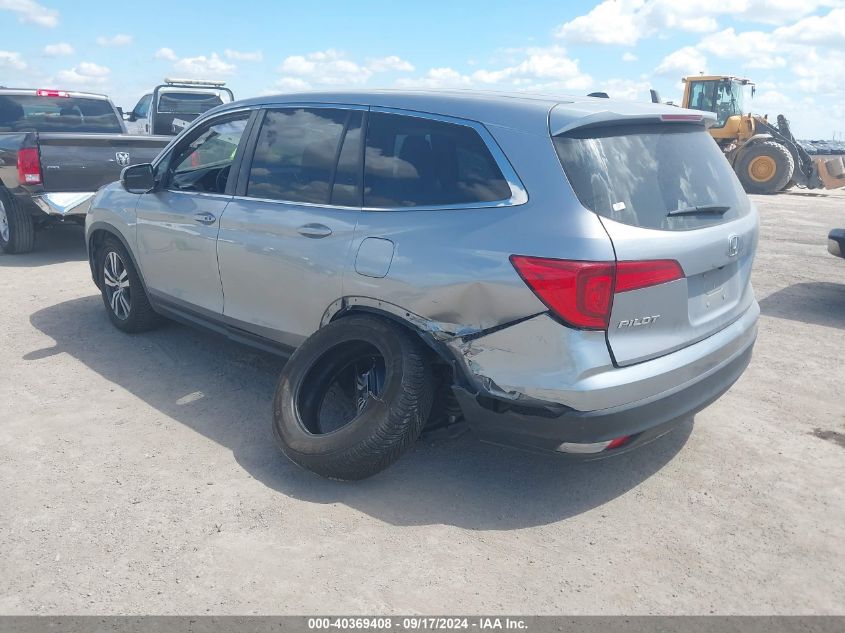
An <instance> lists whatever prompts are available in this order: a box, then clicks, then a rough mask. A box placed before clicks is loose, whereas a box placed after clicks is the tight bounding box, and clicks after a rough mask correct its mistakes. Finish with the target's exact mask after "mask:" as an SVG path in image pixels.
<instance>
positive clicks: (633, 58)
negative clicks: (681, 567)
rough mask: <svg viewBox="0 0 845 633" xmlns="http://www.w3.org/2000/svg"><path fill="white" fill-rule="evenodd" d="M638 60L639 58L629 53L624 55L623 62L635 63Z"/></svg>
mask: <svg viewBox="0 0 845 633" xmlns="http://www.w3.org/2000/svg"><path fill="white" fill-rule="evenodd" d="M638 59H639V57H637V56H636V55H634V54H633V53H629V52H625V53H622V61H623V62H635V61H637V60H638Z"/></svg>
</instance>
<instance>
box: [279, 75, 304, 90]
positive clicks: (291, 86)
mask: <svg viewBox="0 0 845 633" xmlns="http://www.w3.org/2000/svg"><path fill="white" fill-rule="evenodd" d="M275 87H276V88H279V89H281V90H284V91H285V92H301V91H303V90H310V89H311V84H309V83H308V82H307V81H305V80H304V79H300V78H299V77H282V78H281V79H279V80H278V81H277V82H276V83H275ZM273 92H275V91H273Z"/></svg>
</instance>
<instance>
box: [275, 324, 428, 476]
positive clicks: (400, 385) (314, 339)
mask: <svg viewBox="0 0 845 633" xmlns="http://www.w3.org/2000/svg"><path fill="white" fill-rule="evenodd" d="M433 391H434V389H433V378H432V373H431V367H430V363H428V362H426V355H425V351H424V349H423V348H422V346H421V344H420V342H419V340H418V339H416V338H415V337H414V336H412V335H411V334H410V333H408V332H407V331H405V330H404V329H403V328H401V327H400V326H398V325H394V324H393V323H391V322H389V321H387V320H384V319H380V318H377V317H372V316H365V315H362V316H357V315H354V316H349V317H346V318H343V319H340V320H339V321H335V322H333V323H330V324H328V325H327V326H325V327H323V328H322V329H320V330H318V331H317V332H315V333H314V334H313V335H312V336H311V337H310V338H309V339H307V340H306V341H305V342H304V343H303V344H302V345H301V346H300V347H299V349H297V350H296V352H295V353H294V354H293V356H292V357H291V358H290V360H289V361H288V362H287V364H286V365H285V367H284V369H283V370H282V373H281V376H280V378H279V384H278V387H277V389H276V396H275V402H274V412H273V430H274V433H275V435H276V439H277V440H278V442H279V445H280V446H281V448H282V451H283V452H284V454H285V455H286V456H287V457H288V458H289V459H291V461H293V462H295V463H296V464H299V465H300V466H303V467H304V468H307V469H309V470H311V471H313V472H315V473H317V474H319V475H322V476H323V477H328V478H331V479H341V480H357V479H364V478H366V477H369V476H371V475H374V474H376V473H377V472H379V471H381V470H384V469H385V468H387V467H388V466H389V465H390V464H392V463H393V462H395V461H396V460H397V459H398V458H399V456H400V455H401V454H402V453H403V452H404V451H405V450H407V449H408V448H409V447H410V446H411V445H412V444H413V443H414V442H415V441H416V439H417V438H418V437H419V435H420V433H421V432H422V428H423V426H424V425H425V422H426V420H427V419H428V416H429V412H430V411H431V404H432V398H433Z"/></svg>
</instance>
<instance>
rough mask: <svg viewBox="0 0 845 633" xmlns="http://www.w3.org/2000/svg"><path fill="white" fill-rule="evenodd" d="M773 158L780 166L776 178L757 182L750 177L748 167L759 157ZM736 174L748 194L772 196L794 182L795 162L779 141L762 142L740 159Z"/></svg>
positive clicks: (749, 149)
mask: <svg viewBox="0 0 845 633" xmlns="http://www.w3.org/2000/svg"><path fill="white" fill-rule="evenodd" d="M764 155H765V156H771V157H772V158H774V159H775V162H776V163H777V164H778V171H777V172H776V173H775V177H774V178H772V179H771V180H770V181H769V182H765V183H762V182H756V181H755V180H753V179H752V178H751V177H750V176H749V175H748V165H749V164H750V163H751V160H752V159H754V158H756V157H757V156H764ZM736 167H737V169H736V173H737V175H738V176H739V181H740V182H741V183H742V187H743V188H744V189H745V191H746V192H748V193H756V194H772V193H777V192H779V191H783V189H784V187H786V185H787V183H789V181H790V180H792V174H793V173H794V171H795V161H794V160H793V159H792V154H791V153H790V152H789V150H788V149H787V148H786V147H785V146H784V145H782V144H780V143H778V142H777V141H761V142H760V143H756V144H755V145H753V146H752V147H749V148H748V149H747V150H746V151H745V152H744V153H743V154H742V155H741V156H740V158H739V160H738V161H737V164H736Z"/></svg>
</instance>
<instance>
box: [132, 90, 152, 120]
mask: <svg viewBox="0 0 845 633" xmlns="http://www.w3.org/2000/svg"><path fill="white" fill-rule="evenodd" d="M152 102H153V96H152V95H144V96H143V97H141V100H140V101H139V102H138V105H136V106H135V110H134V112H135V116H136V117H138V118H139V119H146V118H147V115H148V114H149V113H150V104H151V103H152Z"/></svg>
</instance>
